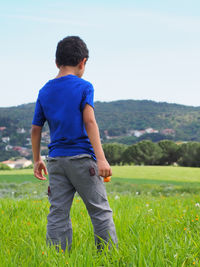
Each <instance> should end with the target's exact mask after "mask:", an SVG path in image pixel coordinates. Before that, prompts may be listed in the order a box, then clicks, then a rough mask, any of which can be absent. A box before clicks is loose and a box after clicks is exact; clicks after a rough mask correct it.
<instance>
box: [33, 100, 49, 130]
mask: <svg viewBox="0 0 200 267" xmlns="http://www.w3.org/2000/svg"><path fill="white" fill-rule="evenodd" d="M45 121H46V118H45V116H44V112H43V109H42V106H41V103H40V100H39V97H38V99H37V101H36V105H35V113H34V116H33V121H32V124H33V125H37V126H43V125H44V123H45Z"/></svg>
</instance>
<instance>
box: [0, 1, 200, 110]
mask: <svg viewBox="0 0 200 267" xmlns="http://www.w3.org/2000/svg"><path fill="white" fill-rule="evenodd" d="M0 34H1V40H0V58H1V64H0V71H1V76H0V77H1V78H0V82H1V97H0V107H3V106H13V105H20V104H23V103H29V102H34V101H35V100H36V97H37V94H38V90H39V89H40V88H41V87H42V86H43V84H44V83H46V82H47V81H48V80H49V79H52V78H53V77H55V76H56V73H57V69H56V67H55V64H54V57H55V49H56V45H57V42H58V41H59V40H60V39H62V38H63V37H65V36H68V35H79V36H80V37H81V38H82V39H83V40H85V42H86V43H87V46H88V48H89V51H90V58H89V61H88V63H87V68H86V72H85V75H84V77H83V78H85V79H87V80H89V81H91V82H92V83H93V85H94V88H95V100H96V101H97V100H100V101H112V100H119V99H150V100H155V101H162V102H163V101H165V102H170V103H179V104H185V105H194V106H200V74H199V73H200V2H199V0H192V1H184V0H182V1H179V0H173V1H171V0H169V1H155V0H154V1H150V0H148V1H147V0H146V1H144V0H143V1H142V0H140V1H139V0H137V1H133V0H132V1H122V0H121V1H105V0H104V1H103V0H102V1H89V0H85V1H62V0H57V1H56V0H48V1H42V0H41V1H39V0H38V1H37V0H34V1H33V0H30V1H20V0H18V1H14V0H13V1H11V0H8V1H4V2H3V3H1V11H0Z"/></svg>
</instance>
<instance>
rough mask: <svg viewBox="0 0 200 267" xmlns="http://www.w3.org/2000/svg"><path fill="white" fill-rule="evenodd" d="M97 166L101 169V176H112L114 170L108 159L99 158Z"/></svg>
mask: <svg viewBox="0 0 200 267" xmlns="http://www.w3.org/2000/svg"><path fill="white" fill-rule="evenodd" d="M97 166H98V170H99V176H102V177H108V176H112V170H111V167H110V165H109V163H108V162H107V160H97Z"/></svg>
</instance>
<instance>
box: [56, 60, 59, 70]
mask: <svg viewBox="0 0 200 267" xmlns="http://www.w3.org/2000/svg"><path fill="white" fill-rule="evenodd" d="M55 64H56V67H57V68H58V69H59V68H60V66H59V65H58V63H57V61H56V60H55Z"/></svg>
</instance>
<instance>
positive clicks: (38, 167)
mask: <svg viewBox="0 0 200 267" xmlns="http://www.w3.org/2000/svg"><path fill="white" fill-rule="evenodd" d="M42 170H43V171H44V174H46V175H47V174H48V173H47V168H46V166H45V164H44V162H43V161H42V160H39V161H36V162H35V163H34V176H35V177H36V178H37V179H39V180H46V179H47V178H46V177H44V176H43V174H42Z"/></svg>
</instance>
